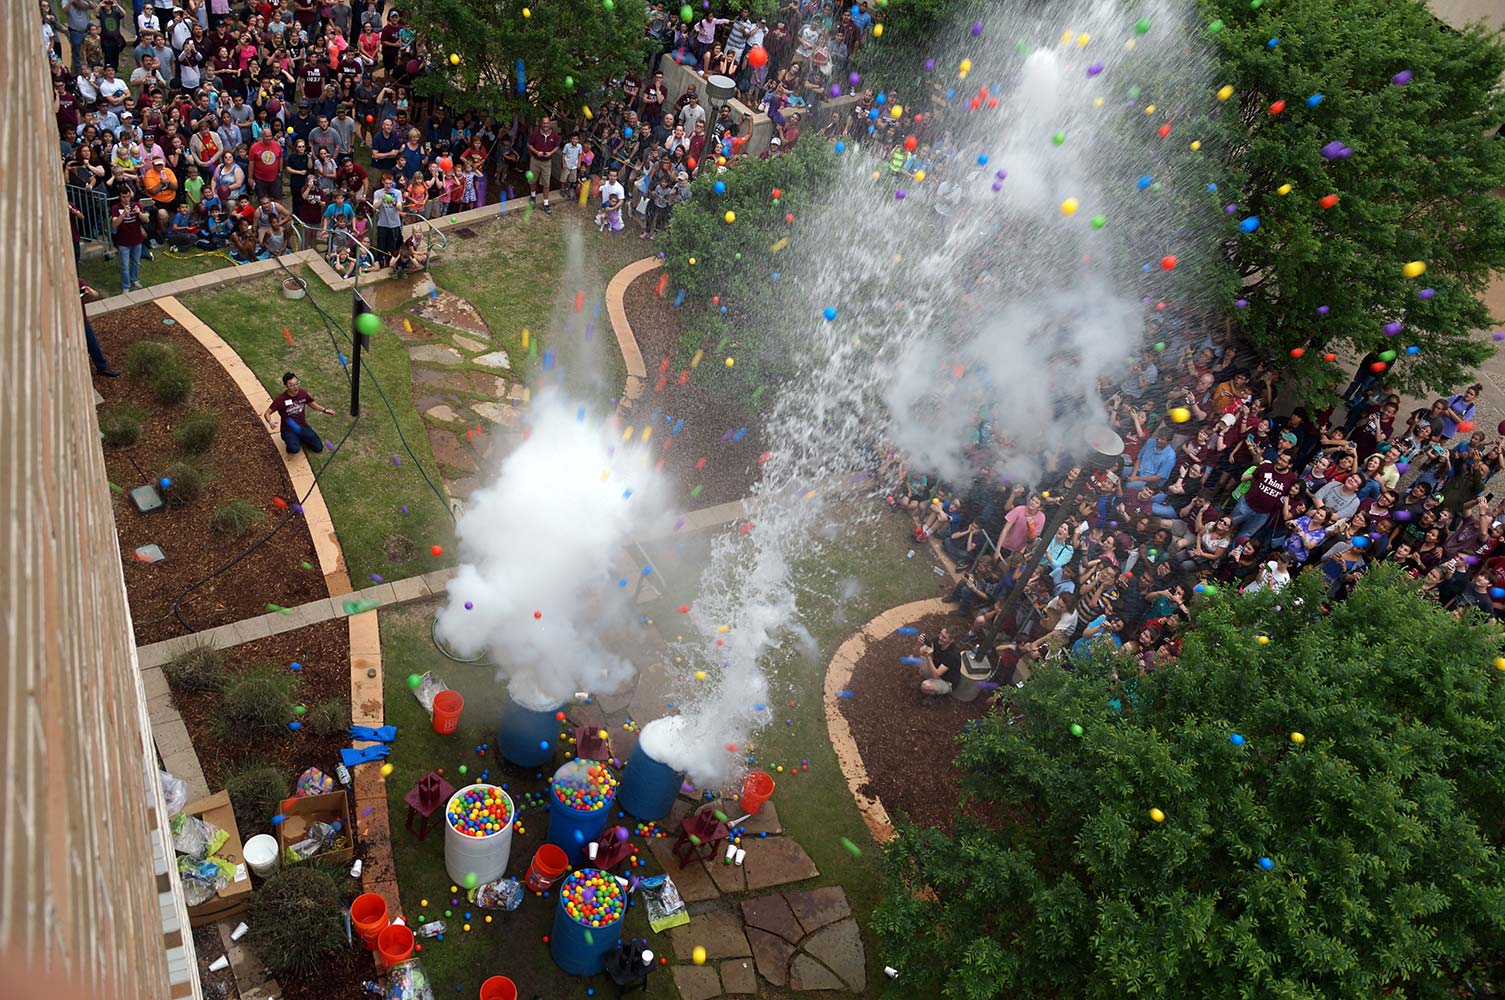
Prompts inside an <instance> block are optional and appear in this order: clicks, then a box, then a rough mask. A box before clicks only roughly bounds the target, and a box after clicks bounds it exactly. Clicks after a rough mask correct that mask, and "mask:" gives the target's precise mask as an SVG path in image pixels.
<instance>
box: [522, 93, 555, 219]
mask: <svg viewBox="0 0 1505 1000" xmlns="http://www.w3.org/2000/svg"><path fill="white" fill-rule="evenodd" d="M557 152H559V133H558V132H555V131H554V120H553V119H552V118H549V117H548V116H547V115H546V116H544V119H543V121H541V122H539V123H538V128H536V129H534V130H533V131H531V132H529V133H528V172H529V173H531V174H532V175H533V180H532V181H531V182H529V188H528V204H530V205H531V204H533V202H534V201H536V200H537V199H538V187H539V185H540V184H542V185H543V210H544V211H545V212H547V211H548V210H549V182H550V181H551V180H553V179H554V154H555V153H557Z"/></svg>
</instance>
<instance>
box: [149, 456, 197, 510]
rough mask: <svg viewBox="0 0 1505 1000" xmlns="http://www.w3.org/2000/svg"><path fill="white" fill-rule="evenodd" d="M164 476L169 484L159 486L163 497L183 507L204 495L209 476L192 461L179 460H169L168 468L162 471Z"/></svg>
mask: <svg viewBox="0 0 1505 1000" xmlns="http://www.w3.org/2000/svg"><path fill="white" fill-rule="evenodd" d="M162 478H163V479H166V480H167V483H168V485H166V486H162V485H161V484H160V483H158V488H160V489H161V491H162V499H163V500H166V501H167V502H168V503H170V504H173V505H174V506H178V507H181V506H183V505H185V504H190V503H193V502H194V501H195V500H197V499H198V498H199V497H201V496H203V495H204V481H205V480H206V479H207V478H208V476H206V475H205V473H204V470H203V469H201V468H199V467H198V466H197V465H195V464H194V463H192V462H185V461H177V462H169V463H168V466H167V469H166V470H165V471H164V472H163V473H162Z"/></svg>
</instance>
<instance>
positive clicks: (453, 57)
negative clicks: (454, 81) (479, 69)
mask: <svg viewBox="0 0 1505 1000" xmlns="http://www.w3.org/2000/svg"><path fill="white" fill-rule="evenodd" d="M449 64H450V65H451V66H458V65H460V53H458V52H451V53H450V54H449Z"/></svg>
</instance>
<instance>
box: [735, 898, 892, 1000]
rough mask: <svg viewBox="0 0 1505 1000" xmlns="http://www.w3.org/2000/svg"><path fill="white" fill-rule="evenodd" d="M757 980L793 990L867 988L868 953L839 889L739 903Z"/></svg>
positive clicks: (845, 899) (853, 989)
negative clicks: (760, 978) (758, 978)
mask: <svg viewBox="0 0 1505 1000" xmlns="http://www.w3.org/2000/svg"><path fill="white" fill-rule="evenodd" d="M742 919H743V920H744V921H745V923H746V926H747V940H748V943H749V944H750V945H751V948H752V953H753V959H754V961H755V962H756V964H757V968H758V974H759V975H761V976H762V977H763V978H764V979H766V980H768V981H769V982H770V983H772V984H773V985H775V986H779V987H788V988H789V989H792V990H847V991H850V992H852V993H861V992H863V990H865V989H866V988H867V953H866V951H865V950H864V949H863V947H862V935H861V933H860V932H859V931H858V929H857V921H856V920H854V919H852V908H851V906H850V905H849V904H848V903H847V894H846V892H845V891H844V890H843V889H841V888H840V887H839V886H828V887H825V888H821V889H811V890H809V891H807V892H779V893H774V894H773V895H770V896H759V897H758V898H756V899H747V900H743V901H742Z"/></svg>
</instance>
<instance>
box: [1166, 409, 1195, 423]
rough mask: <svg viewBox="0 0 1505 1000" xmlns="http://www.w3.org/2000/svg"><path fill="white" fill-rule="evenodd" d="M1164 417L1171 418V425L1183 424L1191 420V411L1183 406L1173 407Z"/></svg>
mask: <svg viewBox="0 0 1505 1000" xmlns="http://www.w3.org/2000/svg"><path fill="white" fill-rule="evenodd" d="M1166 416H1168V417H1170V418H1171V423H1173V424H1184V423H1186V422H1187V421H1188V420H1190V419H1191V411H1190V410H1188V409H1187V408H1186V407H1184V406H1173V407H1171V408H1170V411H1169V412H1168V413H1166Z"/></svg>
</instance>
